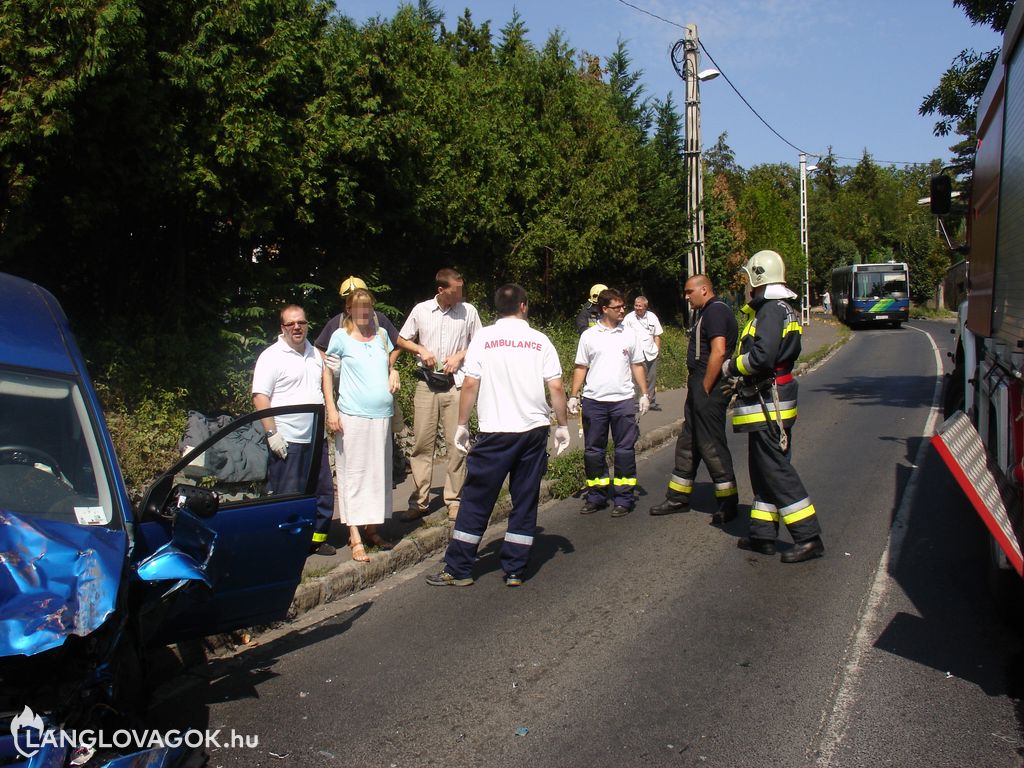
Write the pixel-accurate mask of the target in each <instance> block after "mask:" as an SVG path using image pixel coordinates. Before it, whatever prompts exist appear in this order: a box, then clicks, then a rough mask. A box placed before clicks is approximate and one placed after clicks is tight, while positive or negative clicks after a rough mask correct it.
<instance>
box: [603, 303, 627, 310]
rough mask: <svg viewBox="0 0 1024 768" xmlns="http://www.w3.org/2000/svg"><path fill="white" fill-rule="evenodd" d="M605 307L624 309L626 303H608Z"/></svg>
mask: <svg viewBox="0 0 1024 768" xmlns="http://www.w3.org/2000/svg"><path fill="white" fill-rule="evenodd" d="M607 308H608V309H625V308H626V305H625V304H609V305H608V306H607Z"/></svg>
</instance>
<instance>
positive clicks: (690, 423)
mask: <svg viewBox="0 0 1024 768" xmlns="http://www.w3.org/2000/svg"><path fill="white" fill-rule="evenodd" d="M728 406H729V399H728V398H727V397H726V396H725V395H724V394H723V393H722V380H721V379H719V380H718V382H717V383H716V384H715V386H714V388H713V389H712V390H711V394H710V395H709V394H707V393H706V392H704V385H703V382H702V381H701V379H700V373H699V372H696V371H694V372H691V374H690V386H688V387H687V388H686V404H685V405H684V406H683V429H682V431H681V432H680V433H679V437H678V439H677V440H676V463H675V468H674V469H673V470H672V478H671V479H670V480H669V481H668V491H667V492H666V493H665V498H667V499H668V500H669V501H678V502H682V503H684V504H689V503H690V495H691V494H692V493H693V484H694V481H695V480H696V477H697V469H698V468H699V467H700V463H701V461H702V460H703V462H704V463H705V464H706V465H707V468H708V473H709V474H710V475H711V481H712V482H713V483H714V484H715V499H716V500H717V502H718V509H719V510H721V511H723V512H724V511H728V512H735V511H736V507H737V504H738V502H739V495H738V492H737V490H736V474H735V472H734V471H733V468H732V454H731V453H729V444H728V442H727V440H726V436H725V411H726V409H727V408H728Z"/></svg>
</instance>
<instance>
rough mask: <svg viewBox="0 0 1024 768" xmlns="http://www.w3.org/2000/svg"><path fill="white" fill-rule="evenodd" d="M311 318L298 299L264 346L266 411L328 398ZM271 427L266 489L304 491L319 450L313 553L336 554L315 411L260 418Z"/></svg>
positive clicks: (255, 388)
mask: <svg viewBox="0 0 1024 768" xmlns="http://www.w3.org/2000/svg"><path fill="white" fill-rule="evenodd" d="M308 332H309V323H308V322H307V321H306V312H305V310H303V309H302V307H300V306H298V305H297V304H289V305H288V306H287V307H285V308H284V309H282V310H281V333H280V335H279V336H278V337H277V341H276V342H274V343H273V344H271V345H270V346H269V347H267V348H266V349H265V350H263V352H262V353H260V356H259V358H258V359H257V360H256V367H255V369H254V370H253V374H252V404H253V407H254V408H255V409H256V410H258V411H262V410H264V409H266V408H276V407H278V406H282V405H306V404H309V403H314V404H317V405H322V404H323V403H324V390H323V380H324V363H323V359H322V358H321V356H320V354H319V353H318V352H317V351H316V350H315V349H314V348H313V345H312V344H310V343H309V340H308V339H307V338H306V335H307V333H308ZM261 421H262V423H263V428H264V429H265V430H266V432H267V446H268V447H269V448H270V461H269V463H268V465H267V490H268V491H269V492H270V493H272V494H274V495H283V494H288V493H305V491H306V473H307V471H308V469H307V467H309V462H310V461H311V458H312V457H311V453H312V451H314V450H319V451H320V452H321V456H320V475H319V477H318V479H317V490H316V492H317V504H316V523H315V524H314V527H313V541H312V543H311V545H310V552H311V553H312V554H317V555H333V554H334V553H335V551H336V550H335V548H334V547H333V546H331V545H330V544H328V543H327V533H328V531H329V529H330V527H331V518H333V517H334V486H333V485H332V483H331V467H330V463H329V460H328V456H327V441H326V439H325V435H323V434H318V435H317V434H313V428H314V426H315V419H314V418H313V416H312V414H306V413H290V414H284V415H282V416H276V417H268V418H265V419H262V420H261Z"/></svg>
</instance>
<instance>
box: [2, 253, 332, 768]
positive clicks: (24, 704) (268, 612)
mask: <svg viewBox="0 0 1024 768" xmlns="http://www.w3.org/2000/svg"><path fill="white" fill-rule="evenodd" d="M284 413H308V414H309V416H310V418H311V419H313V420H314V421H315V425H314V429H315V430H317V431H316V432H314V434H319V433H322V430H323V420H324V414H323V406H315V405H308V406H289V407H285V408H274V409H270V410H268V411H262V412H258V413H253V414H250V415H247V416H244V417H242V418H239V419H237V420H235V421H233V422H231V423H229V424H227V425H226V426H224V427H223V428H222V429H219V430H217V431H216V432H215V433H214V434H212V435H211V436H210V437H209V439H206V440H204V441H202V442H201V444H199V445H197V446H195V447H194V448H192V449H191V450H188V451H187V453H186V454H185V455H184V456H183V457H182V458H181V459H180V460H179V461H178V462H177V463H176V464H175V465H174V466H173V467H171V468H170V469H169V470H168V471H167V472H166V473H165V474H163V475H161V476H160V477H159V478H157V479H156V481H155V482H154V483H153V485H152V486H151V487H150V488H149V490H148V491H147V492H146V493H145V495H144V498H143V500H142V502H141V504H139V505H138V506H137V507H134V506H133V505H132V504H131V503H130V501H129V497H128V493H127V492H126V490H125V485H124V480H123V479H122V476H121V472H120V469H119V467H118V463H117V458H116V456H115V455H114V447H113V444H112V443H111V440H110V435H109V433H108V431H107V427H106V425H105V423H104V420H103V414H102V411H101V408H100V404H99V401H98V399H97V396H96V392H95V390H94V388H93V385H92V382H91V381H90V379H89V375H88V373H87V372H86V369H85V364H84V361H83V359H82V355H81V353H80V352H79V350H78V347H77V345H76V343H75V340H74V338H73V336H72V334H71V331H70V328H69V326H68V321H67V318H66V317H65V315H64V312H63V311H62V310H61V308H60V306H59V304H58V303H57V301H56V299H54V297H53V296H52V295H50V294H49V293H48V292H47V291H46V290H44V289H43V288H41V287H39V286H38V285H35V284H33V283H30V282H28V281H26V280H22V279H20V278H17V277H14V276H11V275H6V274H2V273H0V765H3V766H9V765H17V766H64V765H69V764H72V761H74V764H75V765H83V764H84V765H89V766H93V765H95V766H99V765H105V766H128V765H133V766H134V765H162V766H173V765H179V764H182V763H181V762H180V761H182V760H185V759H186V754H185V753H186V752H187V750H185V749H184V748H179V749H175V748H173V747H166V748H162V751H161V749H157V750H156V751H154V750H152V749H148V750H143V751H137V752H136V753H134V754H125V750H121V751H115V752H114V753H111V754H104V753H103V752H102V749H100V751H99V752H96V747H95V745H86V747H82V746H72V745H68V744H64V743H59V742H60V740H57V739H53V738H50V739H47V738H43V735H44V734H45V733H48V732H51V731H52V730H53V729H56V728H57V727H58V725H59V727H60V729H62V730H63V731H69V730H79V731H83V730H87V729H92V730H93V731H96V730H98V729H103V728H109V727H114V726H115V725H121V724H123V723H124V722H129V721H131V719H132V718H134V717H136V716H137V715H138V714H139V712H140V711H141V708H142V707H143V706H144V705H143V702H144V700H145V695H146V686H145V682H144V677H145V674H144V672H145V670H144V658H145V653H144V651H145V649H146V647H147V646H151V645H156V644H165V643H171V642H177V641H180V640H184V639H189V638H196V637H202V636H206V635H210V634H215V633H220V632H226V631H229V630H233V629H238V628H241V627H249V626H254V625H259V624H266V623H270V622H273V621H278V620H281V619H283V618H286V615H287V611H288V608H289V605H290V602H291V599H292V596H293V594H294V592H295V588H296V587H297V586H298V583H299V580H300V578H301V573H302V566H303V563H304V562H305V558H306V555H307V554H308V551H309V546H310V539H311V536H312V529H313V521H314V519H315V516H316V499H315V494H314V491H315V487H316V478H317V472H318V462H319V459H320V454H319V452H316V451H313V452H312V453H311V459H310V466H309V467H308V468H307V476H306V478H307V481H306V484H305V488H304V492H302V493H293V494H288V495H276V496H272V495H269V494H268V493H267V491H266V490H265V482H264V481H265V476H266V465H267V459H268V453H267V446H266V437H265V435H264V433H263V432H262V427H261V426H260V422H259V420H260V418H261V417H262V416H266V415H274V414H284ZM90 749H92V750H93V752H95V754H91V753H90V752H89V750H90Z"/></svg>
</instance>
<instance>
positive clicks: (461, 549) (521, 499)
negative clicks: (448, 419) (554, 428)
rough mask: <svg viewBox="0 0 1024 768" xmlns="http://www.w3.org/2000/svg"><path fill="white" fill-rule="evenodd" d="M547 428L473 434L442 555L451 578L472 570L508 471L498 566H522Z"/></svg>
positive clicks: (514, 569) (544, 461)
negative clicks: (508, 500) (505, 521)
mask: <svg viewBox="0 0 1024 768" xmlns="http://www.w3.org/2000/svg"><path fill="white" fill-rule="evenodd" d="M549 431H550V430H549V428H548V427H537V428H536V429H531V430H530V431H528V432H483V433H481V434H480V435H479V437H478V438H477V441H476V443H475V444H474V445H473V448H472V450H470V452H469V456H467V457H466V482H465V483H464V484H463V486H462V503H461V504H460V505H459V513H458V517H457V518H456V519H455V529H454V530H453V531H452V539H451V541H450V542H449V543H448V549H447V551H446V552H445V555H444V563H445V570H447V571H448V573H450V574H451V575H452V576H454V577H455V578H457V579H463V578H467V577H469V576H470V575H471V573H472V570H473V563H474V561H475V560H476V552H477V549H478V548H479V546H480V539H481V538H482V537H483V534H484V530H485V529H486V528H487V521H488V520H489V519H490V517H491V512H492V511H493V510H494V503H495V502H496V501H497V500H498V492H499V491H501V484H502V483H503V482H504V480H505V477H506V476H508V490H509V495H510V496H511V497H512V512H511V513H510V514H509V518H508V527H507V530H506V532H505V541H504V542H502V545H501V567H502V570H504V571H505V573H515V574H520V575H522V573H523V571H524V570H525V569H526V564H527V562H528V561H529V559H530V547H532V546H533V537H534V534H535V533H536V530H537V504H538V503H539V502H540V481H541V478H542V477H544V473H545V472H546V471H547V468H548V453H547V447H548V432H549Z"/></svg>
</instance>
